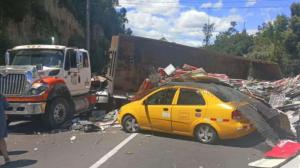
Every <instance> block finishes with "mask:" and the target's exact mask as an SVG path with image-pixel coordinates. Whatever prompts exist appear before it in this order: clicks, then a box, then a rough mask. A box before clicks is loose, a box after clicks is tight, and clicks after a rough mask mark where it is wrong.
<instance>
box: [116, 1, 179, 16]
mask: <svg viewBox="0 0 300 168" xmlns="http://www.w3.org/2000/svg"><path fill="white" fill-rule="evenodd" d="M167 2H168V3H166V1H165V0H150V1H149V0H119V4H120V6H122V7H125V8H129V9H135V10H138V11H139V12H143V13H150V14H159V15H165V16H170V15H173V14H175V13H177V12H178V11H179V8H180V3H179V0H168V1H167Z"/></svg>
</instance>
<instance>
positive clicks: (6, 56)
mask: <svg viewBox="0 0 300 168" xmlns="http://www.w3.org/2000/svg"><path fill="white" fill-rule="evenodd" d="M9 64H10V54H9V52H8V51H6V52H5V65H9Z"/></svg>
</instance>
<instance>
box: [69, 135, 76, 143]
mask: <svg viewBox="0 0 300 168" xmlns="http://www.w3.org/2000/svg"><path fill="white" fill-rule="evenodd" d="M75 140H76V136H75V135H73V136H72V137H71V138H70V141H71V143H74V141H75Z"/></svg>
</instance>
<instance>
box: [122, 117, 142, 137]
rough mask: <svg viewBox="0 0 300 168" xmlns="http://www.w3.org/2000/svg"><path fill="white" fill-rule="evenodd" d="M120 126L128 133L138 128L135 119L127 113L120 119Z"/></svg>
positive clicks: (136, 130)
mask: <svg viewBox="0 0 300 168" xmlns="http://www.w3.org/2000/svg"><path fill="white" fill-rule="evenodd" d="M122 126H123V129H124V130H125V131H126V132H128V133H135V132H138V131H139V130H140V128H139V125H138V123H137V121H136V119H135V118H134V117H133V116H131V115H127V116H125V117H124V119H123V120H122Z"/></svg>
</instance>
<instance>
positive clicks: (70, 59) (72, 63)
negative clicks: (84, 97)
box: [64, 49, 80, 95]
mask: <svg viewBox="0 0 300 168" xmlns="http://www.w3.org/2000/svg"><path fill="white" fill-rule="evenodd" d="M76 53H77V51H76V50H75V49H67V51H66V57H65V74H64V78H65V82H66V84H67V86H68V89H69V90H70V92H71V95H78V94H80V85H79V78H80V77H79V69H78V67H77V65H78V63H77V54H76Z"/></svg>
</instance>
